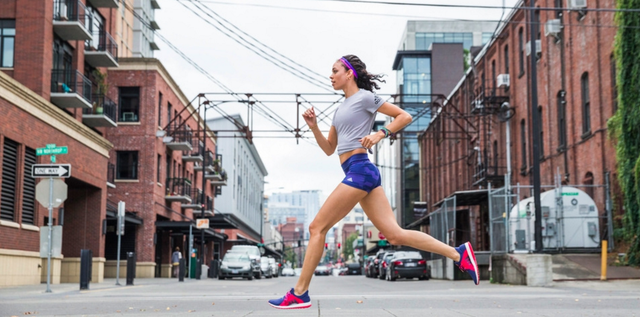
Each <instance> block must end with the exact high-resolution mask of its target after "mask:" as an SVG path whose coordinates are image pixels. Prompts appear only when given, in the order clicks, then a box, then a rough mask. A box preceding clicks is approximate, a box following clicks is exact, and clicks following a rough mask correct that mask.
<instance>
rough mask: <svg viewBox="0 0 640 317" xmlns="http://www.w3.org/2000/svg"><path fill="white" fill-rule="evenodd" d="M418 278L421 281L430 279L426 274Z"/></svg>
mask: <svg viewBox="0 0 640 317" xmlns="http://www.w3.org/2000/svg"><path fill="white" fill-rule="evenodd" d="M418 279H419V280H421V281H426V280H429V277H428V276H426V275H423V276H420V277H419V278H418Z"/></svg>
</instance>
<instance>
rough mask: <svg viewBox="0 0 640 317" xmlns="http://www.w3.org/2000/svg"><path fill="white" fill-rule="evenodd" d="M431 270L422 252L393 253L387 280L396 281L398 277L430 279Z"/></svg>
mask: <svg viewBox="0 0 640 317" xmlns="http://www.w3.org/2000/svg"><path fill="white" fill-rule="evenodd" d="M430 274H431V273H430V272H429V270H428V268H427V261H426V260H425V259H424V258H422V255H421V254H420V252H416V251H401V252H396V253H394V254H393V256H392V257H391V259H390V260H389V265H388V267H387V274H386V277H385V278H386V280H387V281H395V280H396V279H397V278H410V279H413V278H414V277H417V278H418V279H420V280H428V279H429V278H430V277H431V276H430Z"/></svg>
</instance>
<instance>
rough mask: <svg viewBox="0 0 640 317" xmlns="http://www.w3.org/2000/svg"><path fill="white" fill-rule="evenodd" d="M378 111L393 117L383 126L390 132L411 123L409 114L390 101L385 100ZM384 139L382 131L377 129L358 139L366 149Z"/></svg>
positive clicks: (394, 131)
mask: <svg viewBox="0 0 640 317" xmlns="http://www.w3.org/2000/svg"><path fill="white" fill-rule="evenodd" d="M378 112H380V113H382V114H385V115H387V116H389V117H392V118H393V121H391V123H389V124H388V125H387V126H386V127H385V128H387V129H389V131H391V133H396V132H398V131H400V130H402V129H403V128H404V127H406V126H407V125H408V124H409V123H411V120H412V118H411V115H410V114H409V113H407V112H406V111H404V110H402V109H401V108H400V107H398V106H396V105H394V104H392V103H390V102H385V103H383V104H382V106H380V108H378ZM382 139H384V132H382V131H378V132H376V133H375V134H371V135H368V136H366V137H364V138H362V139H361V140H360V143H361V144H362V146H364V147H366V148H367V149H369V148H371V147H372V146H374V145H376V144H377V143H378V142H380V140H382Z"/></svg>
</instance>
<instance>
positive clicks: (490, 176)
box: [473, 165, 507, 187]
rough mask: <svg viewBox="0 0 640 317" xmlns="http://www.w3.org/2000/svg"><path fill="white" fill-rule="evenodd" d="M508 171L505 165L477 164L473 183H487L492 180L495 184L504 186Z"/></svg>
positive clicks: (476, 184)
mask: <svg viewBox="0 0 640 317" xmlns="http://www.w3.org/2000/svg"><path fill="white" fill-rule="evenodd" d="M506 172H507V168H506V167H505V166H497V165H490V166H484V165H477V166H476V167H475V172H474V174H473V185H474V186H478V185H486V184H487V183H488V182H491V183H492V185H493V186H496V187H498V186H502V185H501V184H503V183H504V175H505V174H506Z"/></svg>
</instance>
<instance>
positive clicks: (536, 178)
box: [529, 0, 542, 253]
mask: <svg viewBox="0 0 640 317" xmlns="http://www.w3.org/2000/svg"><path fill="white" fill-rule="evenodd" d="M530 8H531V10H530V15H529V17H530V21H531V23H530V24H529V25H531V27H530V30H531V41H530V44H531V54H530V55H529V58H530V59H531V121H532V125H533V127H532V129H531V131H532V133H533V136H532V137H531V139H532V142H533V153H532V155H533V160H532V165H533V166H532V167H533V170H532V173H533V175H532V176H533V204H534V207H535V217H536V220H535V223H534V232H535V243H536V245H535V247H536V248H535V252H536V253H541V252H542V210H541V206H540V205H541V204H540V148H539V147H540V120H541V119H542V118H540V112H539V111H538V74H537V72H538V70H537V62H538V56H537V54H538V53H537V51H536V39H537V38H538V30H539V29H540V25H539V23H538V21H537V19H536V11H537V10H535V9H534V8H535V0H531V6H530Z"/></svg>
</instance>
